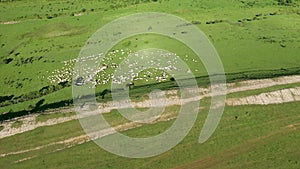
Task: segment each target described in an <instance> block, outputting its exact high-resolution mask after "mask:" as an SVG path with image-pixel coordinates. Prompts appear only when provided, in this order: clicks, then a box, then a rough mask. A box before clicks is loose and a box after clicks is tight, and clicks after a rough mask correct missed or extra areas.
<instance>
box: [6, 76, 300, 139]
mask: <svg viewBox="0 0 300 169" xmlns="http://www.w3.org/2000/svg"><path fill="white" fill-rule="evenodd" d="M293 83H300V76H298V75H296V76H286V77H280V78H274V79H262V80H248V81H243V82H239V83H229V84H227V86H228V89H227V93H228V94H229V93H235V92H242V91H249V90H256V89H262V88H267V87H271V86H276V85H283V84H293ZM199 92H200V93H199V96H198V97H194V98H188V99H186V100H181V99H180V98H179V97H178V96H177V91H176V90H171V91H167V92H166V93H165V94H166V95H167V96H168V97H167V99H166V103H165V106H166V107H167V106H172V105H182V104H184V103H187V102H192V101H198V100H200V99H203V98H205V97H210V89H209V88H199ZM299 99H300V87H299V88H293V89H286V90H282V91H276V92H271V93H264V94H261V95H259V96H250V97H246V98H235V99H228V100H227V104H228V105H234V106H236V105H245V104H261V105H263V104H279V103H284V102H291V101H299ZM150 105H151V102H150V101H149V100H145V101H143V102H137V103H133V105H132V106H133V107H136V108H148V107H151V106H150ZM128 107H130V106H127V107H126V106H123V107H116V106H114V104H113V103H112V102H108V103H100V104H99V111H96V112H91V114H99V113H109V112H110V111H112V110H114V109H122V108H128ZM48 112H50V113H51V110H49V111H48ZM54 112H57V110H55V111H54ZM62 112H74V109H73V108H68V109H62ZM36 117H37V115H29V116H25V117H21V118H17V119H16V120H18V121H22V122H23V124H22V126H21V127H19V128H12V127H11V126H12V124H13V123H14V121H16V120H11V121H9V122H2V123H1V124H0V125H1V126H3V127H4V129H3V130H2V131H0V139H1V138H5V137H9V136H12V135H15V134H19V133H23V132H26V131H30V130H34V129H36V128H38V127H41V126H51V125H56V124H59V123H64V122H67V121H71V120H75V119H77V118H78V117H77V116H70V117H61V118H56V119H49V120H48V121H46V122H36V120H35V119H36Z"/></svg>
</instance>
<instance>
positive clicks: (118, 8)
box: [0, 0, 300, 169]
mask: <svg viewBox="0 0 300 169" xmlns="http://www.w3.org/2000/svg"><path fill="white" fill-rule="evenodd" d="M137 12H164V13H169V14H173V15H176V16H179V17H181V18H184V19H186V20H187V21H189V22H191V23H194V24H195V25H196V26H197V27H199V28H200V29H201V30H202V31H203V32H204V33H205V34H206V36H207V37H208V39H209V40H210V41H211V42H212V44H213V45H214V46H215V48H216V50H217V51H218V53H219V56H220V59H221V60H222V63H223V66H224V69H225V73H226V77H227V81H228V82H239V81H242V80H248V79H261V78H273V77H278V76H285V75H299V74H300V57H299V54H300V1H299V0H214V1H196V0H91V1H90V0H75V1H67V0H39V1H38V0H31V1H29V0H0V13H1V15H0V70H1V71H0V77H1V78H0V86H1V87H0V122H2V121H5V120H9V119H12V118H15V117H19V116H24V115H28V114H31V113H38V115H37V117H36V123H42V122H46V121H48V120H55V119H56V118H61V117H71V116H74V115H75V113H74V112H69V113H60V112H59V111H57V108H61V107H68V106H72V70H73V66H74V64H75V59H77V57H78V56H79V52H80V50H81V48H82V47H83V46H84V45H85V43H86V42H87V40H88V38H89V37H91V36H92V35H93V34H94V33H95V32H96V31H97V30H98V29H99V28H101V27H102V26H104V25H105V24H107V23H109V22H111V21H113V20H115V19H117V18H119V17H122V16H127V15H129V14H134V13H137ZM147 48H160V49H165V50H168V51H170V52H172V53H175V54H176V55H177V56H179V57H180V58H181V59H182V60H183V61H185V62H186V63H187V65H188V66H189V67H190V69H191V71H192V73H193V74H194V75H195V76H196V80H197V83H198V85H199V86H200V87H206V86H208V85H209V81H208V78H207V76H208V75H207V72H206V69H205V68H204V66H203V64H202V63H201V61H200V60H199V58H198V57H197V56H196V55H195V53H194V52H193V51H191V49H189V48H188V46H186V45H184V44H182V43H181V42H179V41H177V40H174V39H171V38H169V37H165V36H161V35H154V34H144V35H138V36H134V37H130V38H128V39H125V40H123V41H122V42H120V43H118V44H117V45H116V46H114V47H113V48H112V49H111V50H110V52H109V53H108V54H107V55H106V56H105V60H104V64H105V65H109V67H108V68H107V69H106V70H105V71H104V72H102V74H99V75H98V76H99V77H98V79H97V80H98V82H99V83H98V84H97V86H96V88H95V90H96V96H97V101H98V102H107V101H110V100H111V94H110V93H107V94H104V95H105V97H104V98H102V94H103V92H104V91H105V90H106V89H109V88H110V84H111V74H112V73H113V72H114V71H115V69H116V68H115V67H113V66H111V65H115V64H120V63H121V62H122V61H123V60H124V59H125V58H126V57H127V55H128V54H129V53H134V52H137V51H139V50H142V49H147ZM115 51H119V52H115ZM129 51H130V52H129ZM123 52H124V53H125V54H124V53H123ZM163 73H164V72H162V71H157V70H154V69H151V70H148V72H141V74H140V76H141V77H144V79H140V80H135V81H134V86H133V87H132V89H130V97H131V98H132V99H133V100H136V101H141V100H146V99H148V96H147V94H148V93H150V92H151V91H152V90H153V89H162V90H170V89H177V88H178V86H177V83H176V82H174V80H172V78H171V77H170V76H168V75H166V78H165V79H164V80H162V81H158V80H156V79H155V77H157V76H158V75H160V74H163ZM61 79H63V80H61ZM298 86H299V83H294V84H285V85H278V86H273V87H268V88H263V89H258V90H253V91H243V92H237V93H232V94H229V95H228V98H237V97H245V96H250V95H256V94H260V93H264V92H269V91H276V90H281V89H286V88H292V87H298ZM200 105H201V106H203V107H204V109H203V110H200V111H199V113H198V118H197V121H196V123H195V125H194V127H193V128H192V130H191V131H190V133H189V134H188V136H187V137H185V138H184V140H183V141H182V142H180V144H178V145H177V146H176V147H174V148H173V149H171V150H170V151H168V152H166V153H164V154H161V155H159V156H156V157H151V158H146V159H129V158H124V157H119V156H116V155H113V154H111V153H109V152H106V151H105V150H103V149H101V148H100V147H98V146H97V145H96V144H95V143H94V142H92V141H88V142H84V143H82V144H72V141H70V142H68V143H66V142H64V141H65V140H68V139H72V138H76V137H79V136H82V135H84V134H85V133H84V131H83V129H82V127H81V125H80V123H79V121H78V120H71V121H68V122H64V123H60V124H56V125H52V126H42V127H38V128H36V129H34V130H31V131H27V132H24V133H20V134H16V135H13V136H10V137H6V138H2V139H0V168H1V169H2V168H3V169H10V168H12V169H18V168H20V169H21V168H22V169H26V168H28V169H31V168H53V169H57V168H59V169H63V168H101V169H102V168H103V169H107V168H114V169H117V168H120V169H121V168H122V169H124V168H128V169H129V168H130V169H131V168H176V167H178V168H216V169H219V168H224V169H225V168H236V169H237V168H283V169H297V168H299V167H300V161H299V157H300V148H299V143H300V142H299V140H300V132H299V121H300V116H299V108H300V104H299V103H297V102H292V103H284V104H278V105H266V106H258V105H251V106H250V105H249V106H226V107H225V112H224V115H223V117H222V119H221V122H220V124H219V126H218V128H217V130H216V131H215V133H214V134H213V136H212V137H211V138H210V139H209V140H208V141H207V142H205V143H204V144H199V143H198V137H199V134H200V132H201V129H202V125H203V124H204V120H205V118H206V117H207V114H208V108H209V106H210V99H209V98H206V99H204V100H201V102H200ZM179 108H180V107H179V106H170V107H167V108H166V110H165V112H166V113H172V114H174V115H176V114H177V111H178V110H179ZM51 109H56V113H52V114H47V113H45V112H44V111H45V110H51ZM104 117H105V119H107V121H109V123H110V124H111V125H112V126H118V125H121V124H124V123H127V122H129V120H128V119H125V118H124V117H123V116H121V114H120V113H118V111H117V110H112V111H111V112H109V113H107V114H104ZM174 121H175V120H174V119H172V120H169V121H163V122H157V123H155V124H146V125H142V126H140V127H137V128H134V129H130V130H127V131H122V133H123V134H125V135H128V136H132V137H150V136H153V135H157V134H159V133H162V132H163V131H165V130H166V129H168V128H169V127H170V126H171V125H172V124H173V122H174ZM21 126H22V121H18V120H16V121H14V122H13V123H12V125H11V127H12V128H19V127H21ZM3 129H4V127H3V126H2V124H0V131H1V130H3Z"/></svg>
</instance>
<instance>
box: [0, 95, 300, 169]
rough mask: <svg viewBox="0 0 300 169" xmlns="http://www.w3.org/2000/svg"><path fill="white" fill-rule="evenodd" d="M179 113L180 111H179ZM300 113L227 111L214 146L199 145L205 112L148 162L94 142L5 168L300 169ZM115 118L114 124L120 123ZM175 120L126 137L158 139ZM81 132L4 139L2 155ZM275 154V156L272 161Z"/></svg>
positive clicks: (44, 151)
mask: <svg viewBox="0 0 300 169" xmlns="http://www.w3.org/2000/svg"><path fill="white" fill-rule="evenodd" d="M208 103H209V102H208V100H204V101H203V102H202V104H203V105H204V106H205V107H208ZM173 109H178V107H177V108H176V107H174V108H173ZM298 109H299V104H298V103H288V104H282V105H270V106H239V107H227V108H226V110H225V112H224V116H223V118H222V120H221V123H220V125H219V127H218V128H217V130H216V133H215V134H214V135H213V136H212V138H210V139H209V140H208V142H206V143H204V144H198V142H197V141H198V136H199V133H200V130H201V128H202V125H203V122H204V119H205V117H206V115H207V111H208V109H207V108H206V109H205V110H203V111H201V113H199V117H198V120H197V122H196V123H195V125H194V127H193V129H192V130H191V132H190V133H189V135H188V136H187V137H186V138H185V139H184V140H183V141H182V142H181V143H180V144H179V145H177V146H176V147H175V148H173V149H172V150H170V151H168V152H166V153H164V154H162V155H160V156H157V157H152V158H147V159H131V160H129V159H127V158H123V157H118V156H115V155H112V154H110V153H108V152H106V151H104V150H102V149H101V148H99V147H98V146H97V145H96V144H94V143H93V142H88V143H85V144H82V145H77V146H74V147H71V148H68V149H64V150H63V151H58V152H55V153H48V152H52V151H55V150H56V149H60V148H64V147H65V146H64V145H50V146H48V147H44V148H41V149H38V150H34V151H30V152H26V153H22V154H17V155H9V156H6V157H5V158H0V164H1V168H3V167H4V168H11V167H13V168H30V167H31V166H36V165H41V166H44V167H46V166H47V167H48V168H77V167H83V166H88V167H91V168H107V167H109V166H110V167H111V168H148V166H151V168H152V167H153V168H170V167H175V166H181V165H184V164H190V163H191V162H194V161H196V160H201V161H202V160H203V163H199V164H197V165H195V164H194V165H195V166H198V167H199V166H200V167H201V166H202V165H203V168H207V166H211V167H213V168H226V167H229V168H240V167H244V166H247V167H249V168H252V163H256V165H257V166H259V167H271V168H273V167H280V168H297V166H298V163H299V159H298V157H299V151H297V149H295V147H297V142H295V141H293V140H297V139H298V138H299V137H300V135H299V132H297V131H298V130H299V125H298V124H299V120H300V118H299V116H298ZM107 115H108V114H107ZM113 116H114V115H112V118H111V120H113V119H115V118H114V117H115V116H114V117H113ZM172 122H173V120H171V121H168V122H159V123H157V124H149V125H144V126H143V127H140V128H137V129H132V130H129V131H126V132H124V134H126V135H129V136H135V137H145V136H149V135H154V134H158V133H161V132H163V131H164V130H165V129H166V128H168V126H170V125H171V124H172ZM292 125H293V126H294V127H293V126H292ZM289 126H290V127H289ZM81 134H83V132H82V129H81V128H80V125H79V123H78V122H77V121H71V122H66V123H62V124H59V125H55V126H49V127H42V128H38V129H35V130H33V131H30V132H26V133H23V134H20V135H15V136H12V137H9V138H5V139H1V140H0V143H1V144H0V145H1V149H0V150H1V153H8V152H11V151H19V150H24V149H28V148H34V147H36V146H41V145H47V144H49V143H51V142H57V141H61V140H64V139H68V138H71V137H74V136H78V135H81ZM42 138H43V139H42ZM232 138H234V139H232ZM20 139H21V140H22V141H19V142H15V143H14V146H5V145H10V144H11V143H12V142H13V140H20ZM33 140H34V141H33ZM282 154H285V155H282ZM36 155H37V157H35V158H33V159H30V160H26V161H24V162H20V163H17V164H14V165H12V163H13V162H14V161H17V160H20V159H23V158H26V157H32V156H36ZM249 156H251V157H252V158H249ZM270 156H271V157H272V158H269V157H270ZM95 157H96V158H95ZM97 157H101V158H100V159H99V158H97ZM74 158H75V159H76V160H74ZM109 159H110V160H109ZM274 161H276V163H274ZM191 164H193V163H191ZM201 164H202V165H201ZM205 166H206V167H205ZM188 168H189V167H188Z"/></svg>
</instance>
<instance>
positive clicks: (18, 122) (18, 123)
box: [11, 121, 23, 128]
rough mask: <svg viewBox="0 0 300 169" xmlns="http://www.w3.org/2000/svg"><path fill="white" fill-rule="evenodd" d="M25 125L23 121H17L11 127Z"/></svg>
mask: <svg viewBox="0 0 300 169" xmlns="http://www.w3.org/2000/svg"><path fill="white" fill-rule="evenodd" d="M22 125H23V122H22V121H15V122H14V123H13V124H12V125H11V127H12V128H20V127H21V126H22Z"/></svg>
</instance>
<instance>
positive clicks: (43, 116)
mask: <svg viewBox="0 0 300 169" xmlns="http://www.w3.org/2000/svg"><path fill="white" fill-rule="evenodd" d="M75 115H76V113H73V112H71V113H60V112H58V113H50V114H46V113H41V114H39V115H38V116H37V117H36V118H35V121H36V122H45V121H47V120H49V119H56V118H60V117H70V116H75Z"/></svg>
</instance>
